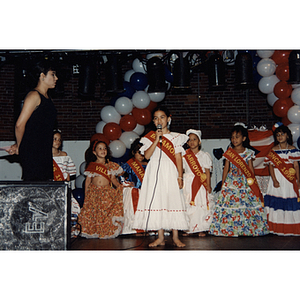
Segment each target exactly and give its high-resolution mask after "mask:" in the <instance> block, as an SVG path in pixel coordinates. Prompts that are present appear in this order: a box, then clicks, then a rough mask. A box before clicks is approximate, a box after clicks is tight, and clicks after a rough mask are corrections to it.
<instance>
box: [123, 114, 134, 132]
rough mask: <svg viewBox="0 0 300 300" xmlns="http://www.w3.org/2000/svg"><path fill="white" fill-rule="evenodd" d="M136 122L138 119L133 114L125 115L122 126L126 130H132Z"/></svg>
mask: <svg viewBox="0 0 300 300" xmlns="http://www.w3.org/2000/svg"><path fill="white" fill-rule="evenodd" d="M136 124H137V122H136V119H135V118H134V116H132V115H125V116H123V117H122V118H121V120H120V127H121V129H122V130H124V131H132V130H133V129H134V128H135V127H136Z"/></svg>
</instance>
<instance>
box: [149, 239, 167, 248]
mask: <svg viewBox="0 0 300 300" xmlns="http://www.w3.org/2000/svg"><path fill="white" fill-rule="evenodd" d="M164 245H165V240H164V239H163V240H161V239H159V238H158V239H157V240H155V241H154V242H153V243H150V244H149V245H148V246H149V247H157V246H164Z"/></svg>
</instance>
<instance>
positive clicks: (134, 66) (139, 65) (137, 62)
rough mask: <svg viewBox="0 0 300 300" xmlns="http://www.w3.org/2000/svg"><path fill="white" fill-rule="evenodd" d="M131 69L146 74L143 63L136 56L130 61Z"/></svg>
mask: <svg viewBox="0 0 300 300" xmlns="http://www.w3.org/2000/svg"><path fill="white" fill-rule="evenodd" d="M132 69H133V70H134V71H135V72H141V73H143V74H146V67H145V65H144V64H143V63H142V62H141V61H140V60H139V59H138V58H136V59H135V60H134V61H133V62H132Z"/></svg>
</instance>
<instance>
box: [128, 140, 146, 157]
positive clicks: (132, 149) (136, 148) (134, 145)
mask: <svg viewBox="0 0 300 300" xmlns="http://www.w3.org/2000/svg"><path fill="white" fill-rule="evenodd" d="M140 140H141V138H137V139H135V140H134V141H133V143H132V144H131V147H130V155H129V156H130V158H132V157H134V155H135V153H137V152H138V151H139V150H140V149H141V147H142V146H143V144H142V143H140Z"/></svg>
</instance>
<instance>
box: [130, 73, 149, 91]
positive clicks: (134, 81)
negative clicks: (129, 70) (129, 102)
mask: <svg viewBox="0 0 300 300" xmlns="http://www.w3.org/2000/svg"><path fill="white" fill-rule="evenodd" d="M130 84H131V86H132V87H133V88H134V89H135V90H137V91H142V90H144V89H145V88H146V87H147V85H148V78H147V76H146V75H145V74H144V73H141V72H135V73H133V74H132V75H131V77H130Z"/></svg>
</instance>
